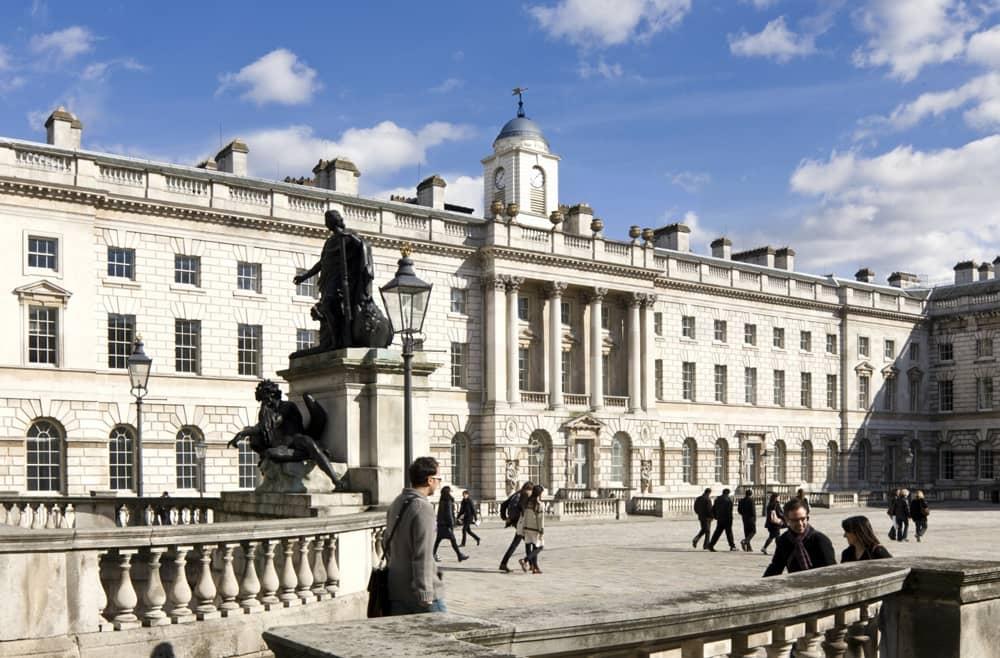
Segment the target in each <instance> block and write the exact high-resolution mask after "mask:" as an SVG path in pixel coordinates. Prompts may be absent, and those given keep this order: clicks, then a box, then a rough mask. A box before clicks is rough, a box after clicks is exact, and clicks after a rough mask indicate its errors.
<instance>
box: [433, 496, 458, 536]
mask: <svg viewBox="0 0 1000 658" xmlns="http://www.w3.org/2000/svg"><path fill="white" fill-rule="evenodd" d="M437 527H438V530H443V529H449V530H450V529H452V528H454V527H455V503H454V501H451V500H449V501H447V502H445V501H443V500H442V501H440V502H438V511H437Z"/></svg>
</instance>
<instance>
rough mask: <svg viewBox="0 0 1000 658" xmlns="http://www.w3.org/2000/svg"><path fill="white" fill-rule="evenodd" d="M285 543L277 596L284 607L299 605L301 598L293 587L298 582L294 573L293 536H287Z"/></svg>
mask: <svg viewBox="0 0 1000 658" xmlns="http://www.w3.org/2000/svg"><path fill="white" fill-rule="evenodd" d="M284 544H285V561H284V563H283V564H282V565H281V593H280V594H278V598H279V599H281V604H282V605H283V606H285V607H286V608H291V607H292V606H296V605H301V604H302V600H301V599H300V598H299V596H298V594H296V593H295V588H296V586H298V584H299V579H298V576H296V575H295V537H287V538H286V539H285V540H284Z"/></svg>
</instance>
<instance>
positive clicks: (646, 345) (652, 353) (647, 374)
mask: <svg viewBox="0 0 1000 658" xmlns="http://www.w3.org/2000/svg"><path fill="white" fill-rule="evenodd" d="M655 308H656V295H645V296H644V299H643V300H642V350H641V352H642V355H641V358H642V410H643V411H651V410H653V409H655V408H656V369H655V368H654V367H653V360H654V359H655V357H656V350H655V344H654V340H653V313H654V309H655Z"/></svg>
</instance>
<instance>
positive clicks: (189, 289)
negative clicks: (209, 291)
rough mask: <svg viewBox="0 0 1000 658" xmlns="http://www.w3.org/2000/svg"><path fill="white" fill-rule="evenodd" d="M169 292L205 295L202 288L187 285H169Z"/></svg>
mask: <svg viewBox="0 0 1000 658" xmlns="http://www.w3.org/2000/svg"><path fill="white" fill-rule="evenodd" d="M170 290H171V291H172V292H186V293H191V294H194V295H204V294H206V293H205V289H204V288H199V287H198V286H193V285H191V284H189V283H171V284H170Z"/></svg>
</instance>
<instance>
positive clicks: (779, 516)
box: [760, 492, 785, 555]
mask: <svg viewBox="0 0 1000 658" xmlns="http://www.w3.org/2000/svg"><path fill="white" fill-rule="evenodd" d="M784 527H785V513H784V512H783V511H782V509H781V503H779V502H778V494H776V493H774V492H771V495H770V497H769V498H768V499H767V505H766V506H765V507H764V529H765V530H767V540H766V541H765V542H764V546H763V548H761V549H760V552H761V553H763V554H764V555H767V547H768V546H770V545H771V542H773V541H777V540H778V537H779V536H780V535H781V529H782V528H784Z"/></svg>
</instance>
